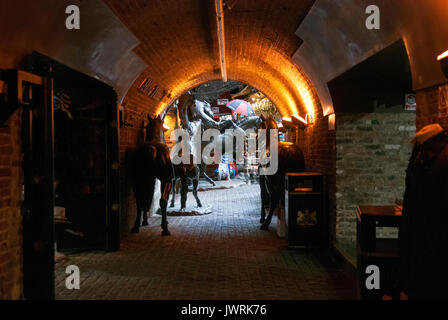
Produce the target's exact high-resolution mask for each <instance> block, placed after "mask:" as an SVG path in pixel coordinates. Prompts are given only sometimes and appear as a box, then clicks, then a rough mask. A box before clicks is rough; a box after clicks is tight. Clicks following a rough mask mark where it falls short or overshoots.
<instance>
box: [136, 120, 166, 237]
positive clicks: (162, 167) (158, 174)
mask: <svg viewBox="0 0 448 320" xmlns="http://www.w3.org/2000/svg"><path fill="white" fill-rule="evenodd" d="M148 120H149V123H148V125H147V127H146V141H145V142H144V143H142V144H140V145H139V146H137V148H136V149H135V151H134V152H133V154H132V159H131V166H132V169H131V170H132V171H131V174H132V187H133V190H134V195H135V199H136V204H137V216H136V219H135V224H134V227H133V228H132V230H131V232H132V233H137V232H139V228H140V220H141V217H142V212H143V224H142V225H144V226H145V225H148V221H147V219H148V216H147V212H148V211H149V208H150V206H151V203H152V200H153V195H154V185H155V181H156V178H157V179H159V180H160V182H161V187H160V191H161V196H160V202H159V204H160V209H161V212H162V235H163V236H168V235H170V232H169V231H168V221H167V216H166V207H167V203H168V197H169V192H170V190H171V184H172V180H173V176H174V174H173V165H172V163H171V158H170V150H169V148H168V146H167V145H166V144H165V138H164V129H163V120H162V119H161V118H160V116H157V117H154V118H152V117H149V116H148Z"/></svg>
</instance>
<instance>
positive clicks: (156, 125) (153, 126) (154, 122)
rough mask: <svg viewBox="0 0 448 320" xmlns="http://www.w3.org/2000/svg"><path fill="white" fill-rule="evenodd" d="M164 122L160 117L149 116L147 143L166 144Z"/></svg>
mask: <svg viewBox="0 0 448 320" xmlns="http://www.w3.org/2000/svg"><path fill="white" fill-rule="evenodd" d="M164 131H165V130H164V127H163V120H162V118H161V117H160V115H157V116H154V117H150V116H149V115H148V125H147V126H146V141H159V142H164V140H165V136H164Z"/></svg>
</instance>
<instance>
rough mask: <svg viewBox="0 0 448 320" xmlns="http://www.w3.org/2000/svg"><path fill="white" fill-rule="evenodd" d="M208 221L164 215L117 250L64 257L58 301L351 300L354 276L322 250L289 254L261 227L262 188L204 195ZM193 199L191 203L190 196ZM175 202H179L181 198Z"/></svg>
mask: <svg viewBox="0 0 448 320" xmlns="http://www.w3.org/2000/svg"><path fill="white" fill-rule="evenodd" d="M199 197H200V198H201V201H202V203H204V204H207V205H208V204H209V205H211V206H212V207H213V210H214V212H213V213H212V214H208V215H204V216H182V217H169V218H168V219H169V228H170V232H171V236H170V237H162V236H161V228H160V222H161V221H160V216H158V215H155V216H154V217H151V218H150V219H149V226H148V227H143V228H141V232H140V233H139V234H129V235H128V236H126V237H125V238H124V239H123V240H122V243H121V250H120V251H119V252H112V253H108V252H85V253H76V254H70V255H67V256H66V258H65V259H62V260H61V261H59V262H58V263H56V279H55V286H56V297H57V299H167V300H171V299H223V300H227V299H249V300H256V299H265V300H271V299H282V300H296V299H354V298H355V294H356V290H355V285H354V281H353V279H351V278H350V277H349V276H348V275H347V274H346V273H345V272H344V271H343V269H342V267H341V266H338V265H337V264H335V263H334V262H332V261H330V260H328V259H326V258H324V255H323V254H322V253H320V252H319V251H310V250H292V249H288V248H287V247H286V240H284V239H280V238H278V237H277V235H276V233H275V227H276V219H275V218H274V220H273V223H272V225H271V229H270V230H269V231H261V230H259V222H258V220H259V211H260V209H259V208H260V199H259V186H258V185H248V186H241V187H237V188H233V189H228V190H214V191H207V192H200V193H199ZM188 201H189V202H191V203H192V202H193V201H194V198H193V196H192V194H191V193H189V194H188ZM176 205H179V201H178V199H177V203H176ZM71 264H75V265H77V266H78V267H79V269H80V272H81V285H80V289H79V290H68V289H66V288H65V279H66V276H67V274H65V267H66V266H67V265H71Z"/></svg>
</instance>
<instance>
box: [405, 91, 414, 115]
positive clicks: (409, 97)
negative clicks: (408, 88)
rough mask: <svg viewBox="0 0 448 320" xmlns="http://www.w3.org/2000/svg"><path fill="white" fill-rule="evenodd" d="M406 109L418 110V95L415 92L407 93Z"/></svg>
mask: <svg viewBox="0 0 448 320" xmlns="http://www.w3.org/2000/svg"><path fill="white" fill-rule="evenodd" d="M404 109H405V110H406V111H416V110H417V96H416V95H415V94H414V93H411V94H407V95H406V101H405V105H404Z"/></svg>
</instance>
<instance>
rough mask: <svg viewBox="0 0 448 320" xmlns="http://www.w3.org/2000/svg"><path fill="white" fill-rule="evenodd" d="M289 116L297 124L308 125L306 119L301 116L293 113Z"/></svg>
mask: <svg viewBox="0 0 448 320" xmlns="http://www.w3.org/2000/svg"><path fill="white" fill-rule="evenodd" d="M291 118H292V121H293V122H294V123H296V124H298V125H308V121H307V120H306V119H303V118H302V117H301V116H298V115H296V114H294V115H293V116H292V117H291Z"/></svg>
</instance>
